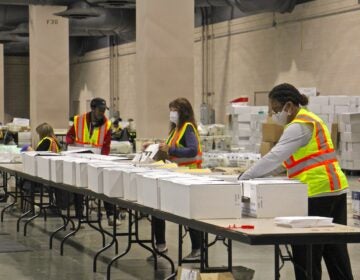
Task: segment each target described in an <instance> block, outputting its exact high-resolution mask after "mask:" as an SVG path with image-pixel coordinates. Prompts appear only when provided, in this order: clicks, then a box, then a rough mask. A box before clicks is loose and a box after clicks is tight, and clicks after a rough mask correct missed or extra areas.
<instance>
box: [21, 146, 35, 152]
mask: <svg viewBox="0 0 360 280" xmlns="http://www.w3.org/2000/svg"><path fill="white" fill-rule="evenodd" d="M33 150H34V149H33V148H32V147H31V146H30V145H24V146H22V148H21V150H20V152H28V151H33Z"/></svg>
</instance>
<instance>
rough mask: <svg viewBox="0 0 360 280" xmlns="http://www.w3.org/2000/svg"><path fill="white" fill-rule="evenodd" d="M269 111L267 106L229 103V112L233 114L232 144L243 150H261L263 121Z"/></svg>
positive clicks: (231, 125)
mask: <svg viewBox="0 0 360 280" xmlns="http://www.w3.org/2000/svg"><path fill="white" fill-rule="evenodd" d="M267 112H268V107H267V106H238V105H236V104H235V105H234V104H231V105H229V106H228V108H227V114H228V115H230V116H231V122H230V131H231V132H230V133H231V136H232V140H233V141H232V145H233V146H234V147H238V148H239V150H240V151H243V152H245V151H248V152H259V149H260V142H261V123H262V122H264V121H265V119H266V116H267Z"/></svg>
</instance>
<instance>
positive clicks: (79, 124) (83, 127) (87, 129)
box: [66, 97, 120, 226]
mask: <svg viewBox="0 0 360 280" xmlns="http://www.w3.org/2000/svg"><path fill="white" fill-rule="evenodd" d="M90 108H91V111H90V112H87V113H85V114H82V115H77V116H75V117H74V124H73V125H72V126H71V127H70V128H69V131H68V132H67V134H66V143H67V144H69V145H74V146H76V147H86V148H89V149H91V150H92V151H93V152H95V153H98V154H102V155H109V153H110V144H111V121H110V120H109V119H108V118H107V117H106V116H105V111H106V110H107V109H109V108H108V107H107V106H106V101H105V100H104V99H103V98H100V97H96V98H93V99H92V100H91V102H90ZM82 200H83V196H82V195H75V201H76V202H75V210H76V209H77V211H76V212H77V216H79V217H80V216H82V207H83V206H82V205H83V204H82ZM104 207H105V210H106V215H107V218H108V225H109V226H112V225H113V224H114V223H115V222H116V224H117V225H120V222H119V221H118V220H117V219H114V217H113V216H115V217H116V216H117V214H116V213H115V215H114V211H113V206H112V205H111V204H109V203H107V202H105V201H104Z"/></svg>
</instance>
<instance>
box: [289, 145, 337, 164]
mask: <svg viewBox="0 0 360 280" xmlns="http://www.w3.org/2000/svg"><path fill="white" fill-rule="evenodd" d="M330 153H334V157H336V153H335V151H334V150H333V149H331V150H326V151H318V152H316V153H312V154H311V155H308V156H306V157H303V158H301V159H299V160H295V159H294V157H293V156H291V157H290V158H289V159H288V160H286V161H285V162H284V163H285V167H286V168H292V167H294V166H296V165H298V164H300V163H302V162H305V161H307V160H309V159H313V158H315V157H319V156H322V155H325V154H330Z"/></svg>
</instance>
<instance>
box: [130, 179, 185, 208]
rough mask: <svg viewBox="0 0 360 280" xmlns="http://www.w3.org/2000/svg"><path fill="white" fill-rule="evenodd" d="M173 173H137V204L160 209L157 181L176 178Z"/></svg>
mask: <svg viewBox="0 0 360 280" xmlns="http://www.w3.org/2000/svg"><path fill="white" fill-rule="evenodd" d="M177 176H179V175H177V174H176V173H174V172H146V173H137V174H136V180H137V202H138V203H141V204H143V205H145V206H148V207H152V208H155V209H160V204H161V202H160V187H159V179H161V178H174V177H177Z"/></svg>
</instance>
